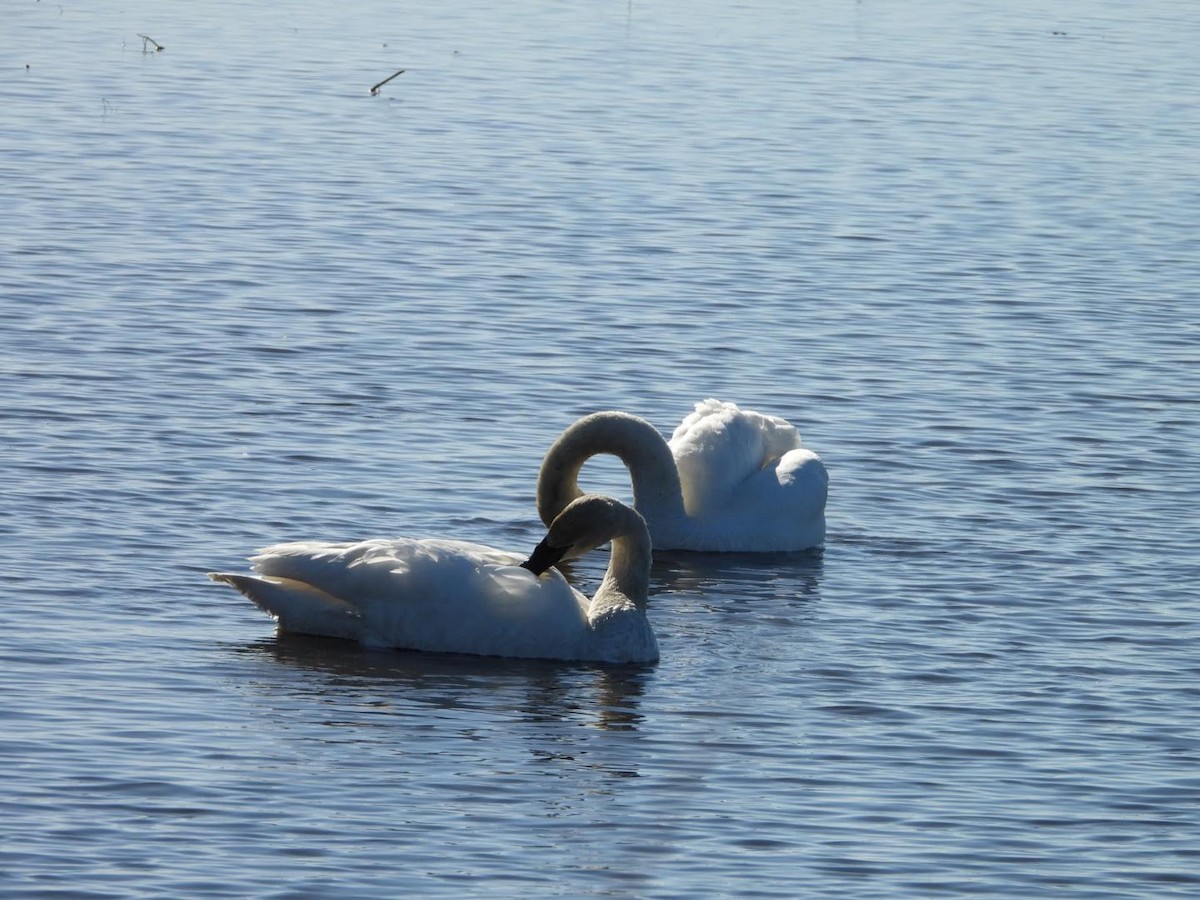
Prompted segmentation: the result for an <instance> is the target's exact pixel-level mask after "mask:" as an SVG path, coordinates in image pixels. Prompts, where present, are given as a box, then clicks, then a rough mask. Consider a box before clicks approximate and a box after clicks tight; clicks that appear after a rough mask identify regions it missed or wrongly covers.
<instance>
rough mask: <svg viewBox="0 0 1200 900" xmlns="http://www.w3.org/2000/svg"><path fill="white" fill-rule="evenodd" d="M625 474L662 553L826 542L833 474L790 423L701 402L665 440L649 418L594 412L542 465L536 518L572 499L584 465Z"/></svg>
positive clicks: (550, 514)
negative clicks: (602, 460)
mask: <svg viewBox="0 0 1200 900" xmlns="http://www.w3.org/2000/svg"><path fill="white" fill-rule="evenodd" d="M598 453H612V454H615V455H616V456H618V457H620V458H621V460H622V461H623V462H624V463H625V465H626V466H627V467H628V468H629V472H630V477H631V479H632V481H633V497H634V505H635V506H636V507H637V510H638V512H640V513H641V514H642V515H643V516H644V517H645V519H646V524H647V525H648V526H649V528H650V535H651V538H652V540H653V544H654V546H655V547H656V548H658V549H663V550H703V551H742V552H754V551H787V550H805V549H809V548H813V547H819V546H821V545H822V544H823V542H824V540H825V502H826V498H827V497H828V493H829V475H828V473H827V472H826V470H825V465H824V463H822V462H821V459H820V457H818V456H817V454H816V453H814V452H813V451H811V450H808V449H806V448H804V447H802V446H801V445H800V435H799V432H797V430H796V429H795V428H794V427H793V426H792V425H790V424H789V423H788V422H786V421H785V420H783V419H781V418H778V417H776V416H767V415H763V414H761V413H757V412H753V411H750V410H742V409H739V408H738V407H737V406H736V405H734V404H733V403H722V402H721V401H719V400H713V399H709V400H704V401H702V402H700V403H697V404H696V406H695V411H694V412H692V413H691V414H690V415H688V416H687V417H686V418H685V419H684V420H683V422H681V423H680V425H679V427H678V428H676V429H675V432H674V434H673V435H672V436H671V440H670V441H669V442H668V441H666V440H664V439H663V437H662V435H661V434H659V432H658V431H657V430H656V429H655V428H654V426H652V425H651V424H650V423H649V422H647V421H645V420H644V419H640V418H638V417H637V416H631V415H629V414H628V413H622V412H613V411H609V412H598V413H593V414H592V415H590V416H585V417H583V418H582V419H580V420H578V421H577V422H575V423H574V424H572V425H571V426H570V427H568V428H567V429H566V431H564V432H563V433H562V435H560V436H559V438H558V440H557V441H555V443H554V445H553V446H552V447H551V448H550V450H549V451H548V452H547V454H546V457H545V459H544V460H543V461H542V467H541V471H540V472H539V474H538V489H537V502H538V513H539V514H540V515H541V517H542V521H543V522H549V521H552V520H553V518H554V516H555V515H557V514H558V512H559V511H561V510H562V509H563V508H565V506H566V505H567V504H568V503H570V502H571V500H573V499H574V498H575V497H578V496H580V495H581V494H582V491H581V490H580V489H579V484H578V479H579V472H580V470H581V469H582V467H583V464H584V463H585V462H586V461H587V459H588V458H590V457H591V456H594V455H596V454H598Z"/></svg>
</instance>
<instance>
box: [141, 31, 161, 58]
mask: <svg viewBox="0 0 1200 900" xmlns="http://www.w3.org/2000/svg"><path fill="white" fill-rule="evenodd" d="M138 37H140V38H141V39H142V52H143V53H149V52H150V46H149V45H150V44H153V45H154V52H155V53H157V52H158V51H159V50H161V49H162V48H163V45H162V44H160V43H159V42H158V41H156V40H155V39H154V38H152V37H150V35H148V34H139V35H138Z"/></svg>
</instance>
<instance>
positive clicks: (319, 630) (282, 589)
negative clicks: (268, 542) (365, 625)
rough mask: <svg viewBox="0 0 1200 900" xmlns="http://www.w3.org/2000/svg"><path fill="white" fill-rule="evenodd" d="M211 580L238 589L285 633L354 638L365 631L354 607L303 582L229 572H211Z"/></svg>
mask: <svg viewBox="0 0 1200 900" xmlns="http://www.w3.org/2000/svg"><path fill="white" fill-rule="evenodd" d="M208 577H209V578H211V579H212V580H213V581H219V582H221V583H223V584H227V585H229V586H230V587H234V588H237V589H238V590H239V591H241V592H242V593H243V594H245V595H246V596H247V597H249V598H250V599H251V600H253V601H254V604H255V605H256V606H257V607H258V608H259V609H261V610H262V611H263V612H265V613H268V614H270V615H272V616H274V617H275V618H276V619H278V620H279V627H280V628H282V629H283V630H285V631H294V632H298V633H300V634H319V635H325V636H326V637H340V638H351V639H354V638H357V637H358V636H359V634H360V632H361V631H362V617H361V616H360V615H359V614H358V611H357V610H355V609H354V607H352V606H351V605H350V604H349V603H346V602H345V601H344V600H339V599H338V598H337V597H334V596H333V595H332V594H327V593H325V592H324V591H322V590H321V589H319V588H315V587H313V586H312V585H311V584H305V583H304V582H303V581H296V580H295V579H292V578H273V577H266V576H262V575H233V574H230V573H227V572H209V573H208Z"/></svg>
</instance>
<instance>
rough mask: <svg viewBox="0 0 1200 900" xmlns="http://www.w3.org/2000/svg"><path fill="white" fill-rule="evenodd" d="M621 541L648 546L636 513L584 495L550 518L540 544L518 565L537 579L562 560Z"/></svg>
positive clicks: (611, 501) (608, 500)
mask: <svg viewBox="0 0 1200 900" xmlns="http://www.w3.org/2000/svg"><path fill="white" fill-rule="evenodd" d="M623 537H634V538H635V539H637V538H640V539H641V540H642V541H644V542H645V544H646V546H647V547H649V545H650V534H649V532H648V531H647V530H646V523H645V521H644V520H643V519H642V517H641V516H640V515H639V514H638V513H637V511H636V510H634V509H632V508H631V507H628V506H626V505H625V504H624V503H622V502H620V501H619V500H614V499H613V498H612V497H603V496H600V495H599V494H585V495H584V496H582V497H580V498H578V499H577V500H572V501H571V502H570V503H569V504H567V508H566V509H564V510H563V511H562V512H560V513H559V514H558V515H557V516H556V517H555V518H554V521H553V522H551V523H550V528H549V530H547V532H546V536H545V537H544V538H542V542H541V543H540V544H538V545H537V547H535V548H534V550H533V553H532V554H530V556H529V559H527V560H525V562H523V563H521V565H522V566H524V567H525V568H526V569H528V570H529V571H530V572H532V573H533V574H534V575H541V574H542V573H543V572H545V571H546V570H547V569H549V568H550V567H551V566H553V565H555V564H556V563H558V562H560V561H561V560H563V559H568V558H574V557H576V556H582V555H583V554H584V553H587V552H588V551H589V550H594V549H596V548H597V547H599V546H602V545H603V544H607V543H608V542H609V541H611V540H614V539H617V538H623Z"/></svg>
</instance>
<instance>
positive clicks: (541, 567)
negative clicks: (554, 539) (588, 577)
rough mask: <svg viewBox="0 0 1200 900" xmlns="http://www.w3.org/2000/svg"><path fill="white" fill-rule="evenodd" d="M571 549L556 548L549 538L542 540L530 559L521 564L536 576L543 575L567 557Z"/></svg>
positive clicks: (530, 555)
mask: <svg viewBox="0 0 1200 900" xmlns="http://www.w3.org/2000/svg"><path fill="white" fill-rule="evenodd" d="M570 549H571V548H570V547H555V546H554V545H553V544H551V543H550V538H549V536H547V537H544V538H542V542H541V543H540V544H538V545H537V546H536V547H534V548H533V553H531V554H529V559H527V560H525V562H523V563H521V568H523V569H528V570H529V571H530V572H532V573H533V574H534V575H541V574H542V573H543V572H545V571H546V570H547V569H549V568H550V567H551V566H552V565H554V564H555V563H557V562H558V561H559V560H561V559H562V558H563V557H564V556H566V555H567V551H568V550H570Z"/></svg>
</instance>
